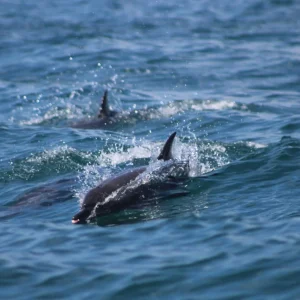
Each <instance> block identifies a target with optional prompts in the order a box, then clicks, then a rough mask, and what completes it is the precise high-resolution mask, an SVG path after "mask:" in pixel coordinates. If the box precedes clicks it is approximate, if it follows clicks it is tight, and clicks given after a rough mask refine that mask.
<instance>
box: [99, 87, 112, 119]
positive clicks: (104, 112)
mask: <svg viewBox="0 0 300 300" xmlns="http://www.w3.org/2000/svg"><path fill="white" fill-rule="evenodd" d="M109 115H110V112H109V107H108V100H107V90H105V91H104V94H103V96H102V99H101V106H100V111H99V114H98V118H101V117H103V116H105V117H109Z"/></svg>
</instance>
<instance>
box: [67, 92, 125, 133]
mask: <svg viewBox="0 0 300 300" xmlns="http://www.w3.org/2000/svg"><path fill="white" fill-rule="evenodd" d="M119 115H120V114H119V113H118V112H117V111H114V110H110V109H109V105H108V98H107V91H105V92H104V94H103V96H102V99H101V105H100V110H99V113H98V116H97V119H93V120H84V121H79V122H77V123H74V124H72V125H71V126H72V127H73V128H82V129H97V128H105V127H107V126H109V125H112V124H114V123H117V122H118V117H119Z"/></svg>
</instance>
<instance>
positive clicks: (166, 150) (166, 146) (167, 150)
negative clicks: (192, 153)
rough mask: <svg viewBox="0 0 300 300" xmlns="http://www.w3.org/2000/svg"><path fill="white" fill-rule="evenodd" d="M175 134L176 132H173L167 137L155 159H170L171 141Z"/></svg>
mask: <svg viewBox="0 0 300 300" xmlns="http://www.w3.org/2000/svg"><path fill="white" fill-rule="evenodd" d="M175 136H176V132H173V133H172V134H171V135H170V136H169V138H168V139H167V141H166V143H165V144H164V147H163V148H162V150H161V152H160V154H159V155H158V157H157V159H158V160H161V159H163V160H169V159H172V158H173V157H172V146H173V141H174V138H175Z"/></svg>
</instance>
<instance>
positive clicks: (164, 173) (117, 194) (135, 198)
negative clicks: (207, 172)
mask: <svg viewBox="0 0 300 300" xmlns="http://www.w3.org/2000/svg"><path fill="white" fill-rule="evenodd" d="M175 135H176V132H174V133H172V134H171V135H170V137H169V138H168V140H167V141H166V143H165V144H164V147H163V149H162V150H161V153H160V154H159V156H158V157H157V159H158V160H163V161H164V163H161V164H158V166H157V167H156V168H154V169H153V168H152V169H153V170H152V171H151V170H150V172H147V171H148V169H149V168H148V167H139V168H135V169H132V170H130V171H128V172H125V173H122V174H120V175H117V176H115V177H112V178H109V179H107V180H105V181H103V182H102V183H101V184H99V185H98V186H97V187H95V188H93V189H91V190H90V191H89V192H88V193H87V194H86V196H85V198H84V200H83V202H82V205H81V209H80V211H79V212H78V213H77V214H76V215H75V216H74V217H73V219H72V223H73V224H84V223H86V222H87V221H90V220H92V219H93V218H95V217H98V216H103V215H107V214H110V213H114V212H118V211H121V210H123V209H126V208H128V207H130V206H131V205H134V204H137V203H139V202H140V201H144V200H147V199H149V198H150V197H151V196H153V195H155V194H156V193H157V192H158V191H159V190H161V191H162V190H166V189H174V187H176V182H177V179H176V178H178V177H180V178H187V176H188V171H189V165H188V162H179V161H177V160H175V159H174V158H173V156H172V145H173V141H174V138H175ZM150 167H152V166H150ZM150 169H151V168H150Z"/></svg>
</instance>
